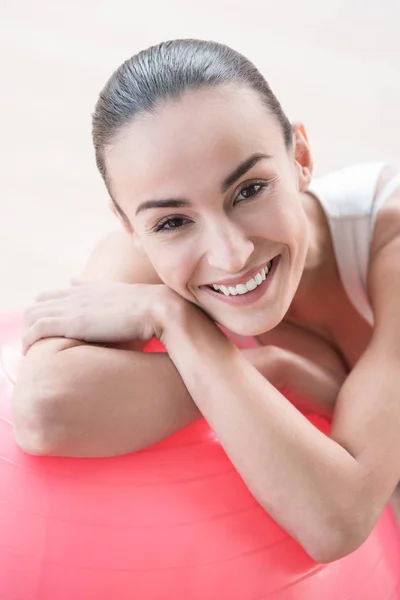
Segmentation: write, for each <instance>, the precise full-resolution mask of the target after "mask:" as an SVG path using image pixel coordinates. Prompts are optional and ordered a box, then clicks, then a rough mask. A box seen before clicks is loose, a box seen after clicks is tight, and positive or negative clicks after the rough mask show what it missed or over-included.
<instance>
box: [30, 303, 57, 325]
mask: <svg viewBox="0 0 400 600" xmlns="http://www.w3.org/2000/svg"><path fill="white" fill-rule="evenodd" d="M64 313H65V307H64V305H58V306H57V305H54V304H53V302H51V303H49V305H48V306H46V307H45V308H43V307H42V306H41V305H38V306H34V307H32V308H31V309H29V310H27V311H26V313H25V318H24V321H25V328H28V327H32V325H33V324H34V323H35V322H36V321H38V320H39V319H46V318H52V317H62V315H63V314H64Z"/></svg>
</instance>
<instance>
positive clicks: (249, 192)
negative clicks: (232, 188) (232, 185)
mask: <svg viewBox="0 0 400 600" xmlns="http://www.w3.org/2000/svg"><path fill="white" fill-rule="evenodd" d="M266 187H267V184H265V183H251V184H250V185H246V186H245V187H244V188H242V189H241V191H240V192H239V194H238V195H237V196H236V202H242V201H243V200H249V199H250V198H254V197H255V196H258V194H260V193H261V191H262V190H263V189H264V188H266Z"/></svg>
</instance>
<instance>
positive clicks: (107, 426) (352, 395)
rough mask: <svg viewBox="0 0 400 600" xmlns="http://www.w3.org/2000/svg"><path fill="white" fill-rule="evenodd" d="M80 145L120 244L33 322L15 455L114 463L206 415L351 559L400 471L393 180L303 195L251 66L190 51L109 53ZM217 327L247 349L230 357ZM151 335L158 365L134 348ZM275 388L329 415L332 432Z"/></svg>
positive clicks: (300, 515)
mask: <svg viewBox="0 0 400 600" xmlns="http://www.w3.org/2000/svg"><path fill="white" fill-rule="evenodd" d="M93 139H94V146H95V151H96V159H97V165H98V168H99V170H100V173H101V174H102V176H103V178H104V181H105V183H106V185H107V188H108V191H109V193H110V197H111V198H112V202H113V209H114V211H115V213H116V214H117V215H118V217H119V219H120V222H121V224H122V226H123V233H117V234H115V235H113V236H111V237H110V238H108V239H106V240H105V241H103V242H102V243H101V244H100V246H99V247H98V248H97V250H96V251H95V253H94V256H93V257H92V259H91V261H90V262H89V265H88V267H87V269H86V271H85V273H84V277H83V280H80V281H77V282H75V285H73V286H72V287H71V289H68V290H63V291H60V292H54V293H49V294H45V295H42V296H41V297H40V298H38V301H37V303H36V304H35V305H34V306H33V307H32V308H31V309H30V310H29V311H28V313H27V328H26V332H25V336H24V347H25V351H26V352H27V357H26V359H25V361H24V365H23V368H22V372H21V375H20V378H19V382H18V384H17V387H16V391H15V395H14V400H13V402H14V415H15V435H16V439H17V441H18V443H19V444H20V445H21V446H22V448H24V449H25V450H26V451H28V452H31V453H35V454H53V455H67V456H109V455H115V454H122V453H127V452H132V451H134V450H137V449H139V448H143V447H146V446H148V445H149V444H151V443H154V442H156V441H158V440H160V439H161V438H163V437H165V436H167V435H169V434H171V433H172V432H174V431H176V430H177V429H179V428H180V427H183V426H185V425H187V424H188V423H190V422H192V421H194V420H195V419H197V418H199V416H201V415H203V416H204V417H205V418H206V419H207V421H208V422H209V424H210V426H211V427H212V428H213V429H214V431H215V432H216V435H217V437H218V439H219V440H220V442H221V444H222V446H223V447H224V449H225V451H226V452H227V454H228V455H229V457H230V459H231V460H232V462H233V464H234V465H235V467H236V469H237V470H238V472H239V473H240V474H241V476H242V477H243V479H244V481H245V482H246V484H247V486H248V488H249V489H250V491H251V492H252V493H253V495H254V496H255V497H256V498H257V500H258V501H259V502H260V504H261V505H262V506H263V507H264V508H265V509H266V510H267V511H268V512H269V513H270V514H271V515H272V517H273V518H275V519H276V521H278V522H279V523H280V524H281V525H282V526H283V527H284V528H285V529H286V530H287V531H289V532H290V533H291V534H292V535H293V536H294V537H295V538H296V539H297V540H298V541H299V542H300V543H301V544H302V545H303V547H304V548H305V549H306V551H307V552H308V553H309V554H310V555H311V556H312V557H313V558H315V559H316V560H317V561H320V562H323V561H330V560H335V559H337V558H339V557H340V556H343V555H345V554H347V553H349V552H351V551H353V550H354V549H355V548H356V547H358V546H359V545H360V544H361V543H362V542H363V541H364V540H365V538H366V537H367V536H368V534H369V532H370V531H371V529H372V528H373V526H374V524H375V523H376V521H377V519H378V517H379V515H380V513H381V512H382V510H383V508H384V506H385V504H386V503H387V502H388V500H389V498H390V496H391V494H392V492H393V490H394V488H395V487H396V483H397V482H398V480H399V478H400V436H399V431H400V402H399V398H398V385H399V383H400V369H399V366H400V346H399V339H400V303H399V298H400V276H399V275H400V262H399V259H398V256H399V250H400V193H399V189H398V187H397V186H398V184H399V179H398V178H397V180H394V179H393V177H394V176H395V171H394V170H393V169H390V168H386V167H385V168H384V167H383V165H375V164H374V165H367V166H361V167H357V168H354V169H351V170H349V171H344V172H342V173H338V174H336V175H334V176H332V178H329V177H328V179H325V180H322V181H320V182H319V183H318V182H316V183H314V184H312V183H311V179H312V159H311V155H310V150H309V147H308V143H307V139H306V136H305V134H304V130H303V128H302V127H301V126H298V125H295V126H293V127H292V126H291V125H290V123H289V122H288V120H287V118H286V116H285V114H284V113H283V111H282V108H281V106H280V105H279V103H278V101H277V100H276V98H275V96H274V95H273V93H272V91H271V90H270V88H269V87H268V85H267V83H266V82H265V80H264V79H263V78H262V76H261V75H260V73H259V72H258V71H257V70H256V68H255V67H254V66H253V65H252V64H251V63H249V61H247V60H246V59H245V58H244V57H242V56H241V55H239V54H238V53H236V52H234V51H233V50H231V49H229V48H227V47H225V46H222V45H218V44H216V43H211V42H201V41H195V40H184V41H174V42H169V43H164V44H160V45H159V46H156V47H154V48H150V49H149V50H146V51H144V52H141V53H140V54H138V55H137V56H134V57H133V58H131V59H130V60H128V61H127V62H125V63H124V64H123V65H122V66H121V67H120V68H119V69H118V70H117V71H116V72H115V73H114V74H113V75H112V77H111V79H110V80H109V82H108V83H107V85H106V86H105V88H104V89H103V91H102V92H101V94H100V98H99V100H98V103H97V106H96V110H95V113H94V117H93ZM349 182H350V183H351V186H349ZM95 280H97V281H95ZM349 294H350V296H349ZM216 323H218V324H219V325H221V326H223V327H224V328H226V329H228V330H230V331H232V332H234V333H235V334H239V335H241V336H253V337H255V338H256V340H257V342H258V345H259V346H260V347H258V348H253V349H249V350H246V351H244V352H241V351H239V350H238V349H237V348H236V347H235V345H234V344H233V343H232V342H231V341H230V339H228V337H226V335H225V334H224V333H223V332H222V331H221V329H220V328H219V327H218V326H217V325H216ZM152 336H157V337H158V338H159V339H161V340H162V342H163V343H164V345H165V346H166V349H167V353H168V356H167V355H148V354H143V353H140V352H137V351H138V350H140V349H141V348H142V347H143V342H144V341H145V340H148V339H150V338H151V337H152ZM135 351H136V352H135ZM282 392H285V393H288V392H289V393H290V395H291V397H294V398H295V399H296V400H295V402H296V403H297V406H298V408H301V409H302V410H310V409H311V410H314V411H318V412H320V413H322V414H324V415H330V414H331V413H332V410H333V407H334V414H333V424H332V429H331V433H330V435H329V437H327V436H325V435H323V434H322V433H321V432H320V431H319V430H317V429H316V428H315V427H314V426H313V425H312V424H311V423H310V422H309V421H308V420H307V419H306V418H305V417H304V416H303V414H302V413H301V412H300V411H299V410H298V409H297V408H296V407H295V406H294V405H293V404H292V403H291V402H290V401H289V400H288V399H287V398H286V397H285V395H283V393H282ZM305 399H306V400H305Z"/></svg>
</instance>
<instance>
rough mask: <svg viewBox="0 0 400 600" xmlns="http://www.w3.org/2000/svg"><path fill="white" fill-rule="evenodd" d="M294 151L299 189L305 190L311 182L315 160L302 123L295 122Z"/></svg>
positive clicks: (293, 129) (293, 126)
mask: <svg viewBox="0 0 400 600" xmlns="http://www.w3.org/2000/svg"><path fill="white" fill-rule="evenodd" d="M292 131H293V151H294V160H295V166H296V171H297V174H298V181H299V191H300V192H305V191H306V190H307V188H308V186H309V185H310V183H311V179H312V173H313V160H312V156H311V151H310V146H309V143H308V137H307V133H306V130H305V127H304V125H303V124H302V123H294V124H293V125H292Z"/></svg>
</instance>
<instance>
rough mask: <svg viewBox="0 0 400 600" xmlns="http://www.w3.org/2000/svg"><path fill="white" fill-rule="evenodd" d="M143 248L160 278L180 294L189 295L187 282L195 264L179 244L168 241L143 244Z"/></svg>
mask: <svg viewBox="0 0 400 600" xmlns="http://www.w3.org/2000/svg"><path fill="white" fill-rule="evenodd" d="M143 249H144V251H145V253H146V255H147V257H148V259H149V261H150V262H151V264H152V265H153V267H154V269H155V270H156V271H157V274H158V276H159V277H160V279H161V280H162V281H163V282H164V283H165V284H166V285H168V286H169V287H170V288H171V289H173V290H174V291H176V292H177V293H178V294H181V295H186V296H188V293H187V291H186V294H185V290H186V283H187V281H189V280H190V277H191V275H192V272H193V268H194V267H193V265H192V263H191V261H190V257H188V256H187V253H184V252H183V250H182V248H180V247H179V244H177V243H175V244H174V242H173V240H171V241H168V243H162V242H161V243H159V242H158V243H157V241H155V242H152V243H151V244H146V243H144V244H143Z"/></svg>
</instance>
